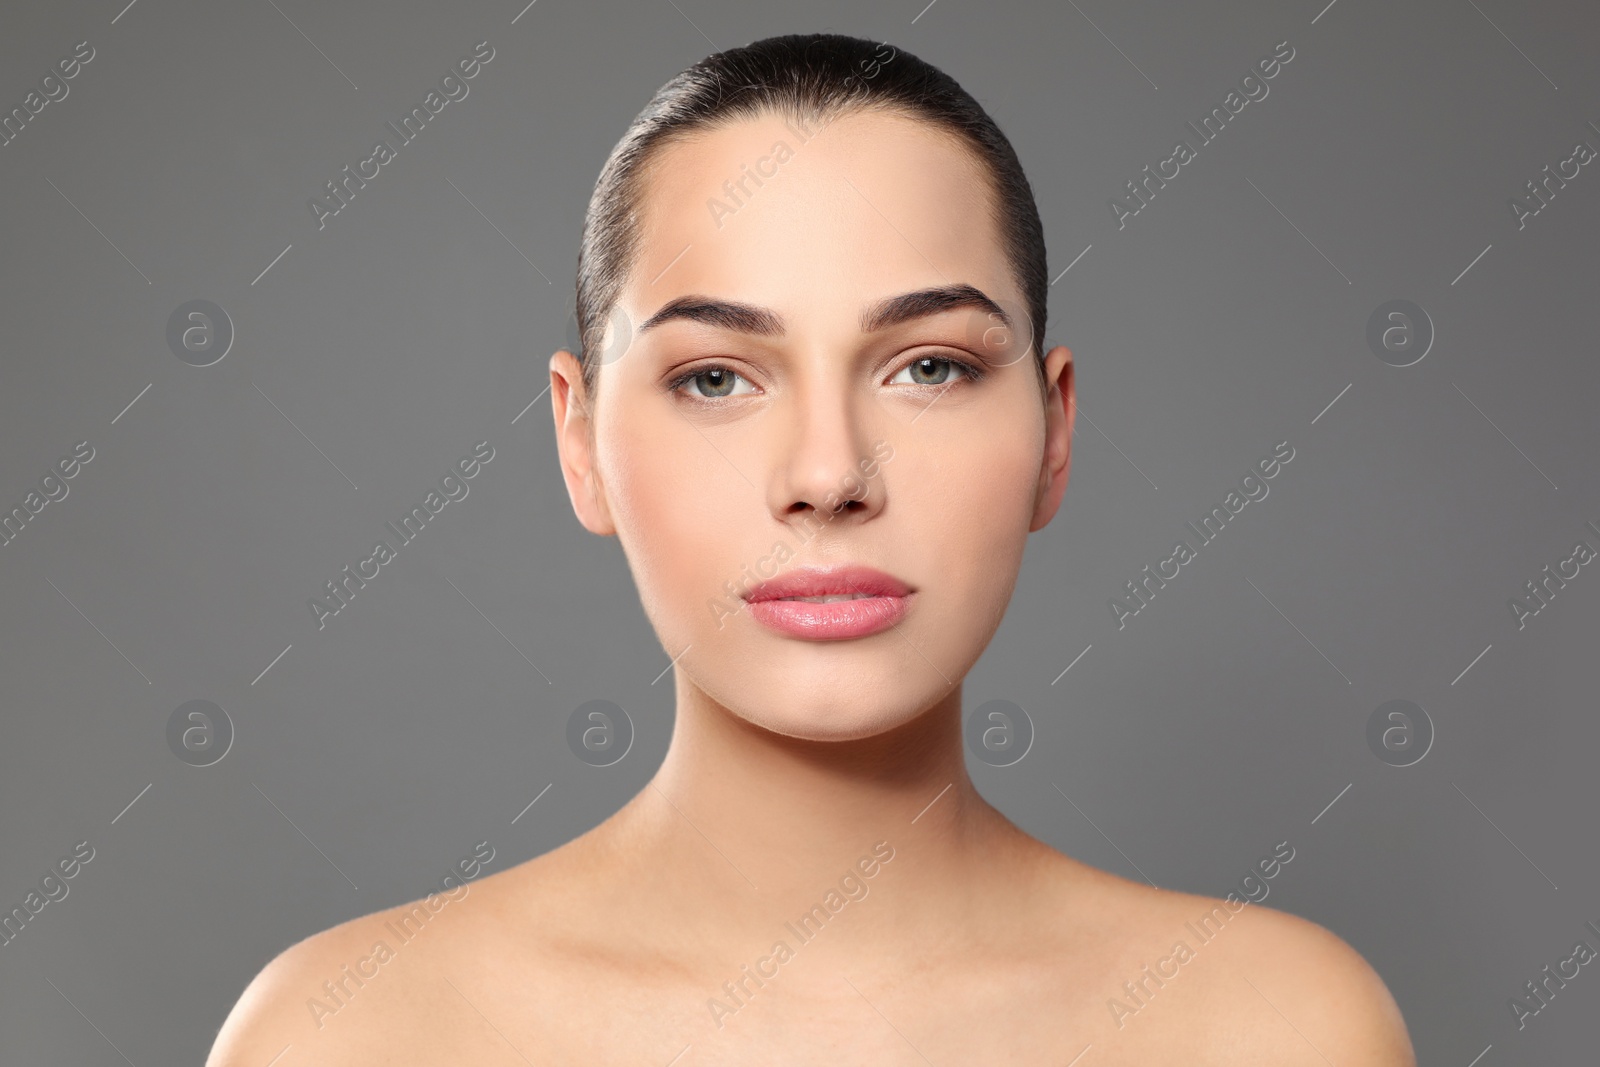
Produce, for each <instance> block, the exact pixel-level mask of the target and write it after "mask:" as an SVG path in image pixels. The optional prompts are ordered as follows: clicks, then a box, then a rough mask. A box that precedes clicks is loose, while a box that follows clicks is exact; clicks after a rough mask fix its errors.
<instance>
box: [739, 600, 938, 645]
mask: <svg viewBox="0 0 1600 1067" xmlns="http://www.w3.org/2000/svg"><path fill="white" fill-rule="evenodd" d="M912 595H913V594H909V593H908V594H907V595H905V596H869V597H858V598H856V599H854V600H835V601H831V602H828V603H815V602H812V601H806V600H754V601H751V602H750V605H749V606H750V614H751V615H753V616H755V620H756V621H757V622H759V623H761V625H763V626H765V627H767V628H768V629H770V630H775V631H777V632H778V633H780V634H783V635H785V636H787V637H799V638H804V639H806V640H810V641H840V640H845V639H847V638H852V637H868V636H870V635H872V634H876V633H882V632H883V631H884V630H887V629H888V628H889V627H891V626H893V625H894V624H895V623H897V622H899V621H900V619H901V617H902V616H904V615H905V613H906V608H907V607H908V606H909V604H910V602H911V596H912Z"/></svg>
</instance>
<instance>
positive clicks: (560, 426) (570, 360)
mask: <svg viewBox="0 0 1600 1067" xmlns="http://www.w3.org/2000/svg"><path fill="white" fill-rule="evenodd" d="M550 406H551V413H552V415H553V416H554V418H555V427H556V451H557V453H558V454H559V456H560V458H561V477H562V479H563V480H564V481H565V482H566V483H567V497H568V498H569V499H570V500H571V501H572V510H573V512H574V513H576V514H577V516H578V521H579V522H581V523H582V524H583V527H584V529H586V530H588V531H589V532H590V533H593V534H599V535H600V536H602V537H609V536H611V535H613V534H615V533H616V532H617V527H616V524H615V523H613V522H612V521H611V509H610V508H609V507H608V506H607V505H606V498H605V491H604V486H603V484H602V482H601V480H600V474H599V472H598V471H597V470H596V469H595V466H594V449H593V437H592V436H591V433H592V428H591V422H590V409H589V404H588V402H587V398H586V397H585V395H584V384H583V367H582V365H581V364H580V363H579V362H578V359H577V357H576V356H574V355H573V354H572V353H571V352H568V351H566V350H562V351H559V352H557V353H556V354H555V355H553V356H551V357H550Z"/></svg>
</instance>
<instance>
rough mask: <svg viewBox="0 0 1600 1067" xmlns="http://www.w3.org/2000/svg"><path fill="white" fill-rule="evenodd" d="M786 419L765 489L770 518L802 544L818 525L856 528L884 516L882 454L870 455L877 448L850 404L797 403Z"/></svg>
mask: <svg viewBox="0 0 1600 1067" xmlns="http://www.w3.org/2000/svg"><path fill="white" fill-rule="evenodd" d="M788 414H789V429H788V431H787V432H786V433H785V434H784V435H783V436H782V438H781V439H780V441H779V442H778V445H777V447H778V448H779V449H781V450H782V451H781V453H780V459H779V461H778V463H777V464H776V465H775V467H774V469H773V473H772V479H771V487H770V489H769V502H770V507H771V510H772V514H773V517H774V518H776V519H778V520H779V521H780V522H785V523H788V524H790V525H792V526H794V527H796V528H797V529H798V530H800V532H801V534H802V540H805V539H808V538H809V537H810V536H812V535H814V534H815V533H816V532H817V529H818V528H819V527H820V525H822V524H832V523H839V522H845V521H848V522H850V523H853V524H859V523H862V522H865V521H867V520H868V519H870V518H871V517H872V516H874V515H876V514H877V513H878V512H880V511H882V510H883V506H884V502H885V495H886V490H885V488H884V484H883V477H882V474H881V472H880V471H879V470H878V466H879V459H878V458H877V457H878V455H879V454H881V452H875V450H874V445H878V446H879V448H880V450H881V442H876V441H874V440H873V439H872V434H871V432H870V431H869V428H868V427H867V426H866V425H865V421H866V420H864V419H862V418H861V417H860V414H859V412H858V411H857V410H856V405H855V404H854V403H853V402H852V398H851V397H849V396H832V397H830V398H828V399H823V398H821V397H819V396H815V395H813V396H809V397H797V398H796V405H795V409H794V410H793V411H791V412H789V413H788Z"/></svg>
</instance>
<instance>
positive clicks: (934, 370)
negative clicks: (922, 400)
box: [889, 356, 978, 385]
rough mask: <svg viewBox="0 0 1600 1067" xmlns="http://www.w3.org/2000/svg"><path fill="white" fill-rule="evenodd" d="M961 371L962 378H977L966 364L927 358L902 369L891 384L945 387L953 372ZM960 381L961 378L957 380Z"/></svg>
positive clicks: (915, 361)
mask: <svg viewBox="0 0 1600 1067" xmlns="http://www.w3.org/2000/svg"><path fill="white" fill-rule="evenodd" d="M954 370H959V371H960V372H961V373H960V376H959V377H960V378H973V379H975V378H977V377H978V375H977V373H976V372H975V371H974V370H973V369H972V368H971V367H969V366H967V365H966V364H965V363H958V362H957V361H955V360H953V359H939V358H937V357H935V356H925V357H923V358H922V359H918V360H914V361H912V362H911V363H908V364H906V365H905V367H903V368H901V370H900V373H898V374H896V375H895V376H894V377H893V378H891V379H889V381H890V383H891V384H895V383H902V382H903V383H904V384H906V385H944V384H945V383H946V382H948V381H950V380H951V377H950V374H951V371H954ZM957 380H959V378H958V379H957Z"/></svg>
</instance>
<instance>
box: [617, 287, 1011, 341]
mask: <svg viewBox="0 0 1600 1067" xmlns="http://www.w3.org/2000/svg"><path fill="white" fill-rule="evenodd" d="M954 308H977V309H978V310H980V311H985V312H988V313H989V314H990V315H994V316H997V317H998V318H999V319H1000V321H1001V322H1002V323H1003V324H1004V325H1005V327H1006V330H1007V332H1011V331H1012V321H1011V316H1010V315H1008V314H1006V311H1005V309H1004V308H1002V307H1001V306H1000V305H999V304H998V303H996V302H995V301H994V300H993V299H991V298H990V297H989V296H988V295H987V294H986V293H984V292H983V290H981V289H978V288H976V287H975V286H971V285H966V284H964V283H963V284H959V285H938V286H933V287H931V288H927V289H918V290H916V291H914V292H910V293H901V294H900V295H899V296H891V297H888V298H886V299H884V300H880V301H878V302H877V303H875V304H872V305H870V306H869V307H867V308H866V309H864V310H863V311H862V313H861V332H862V333H875V332H877V331H879V330H885V329H888V328H889V327H891V326H898V325H900V324H901V323H904V322H910V321H912V320H915V319H920V318H926V317H927V316H929V315H937V314H940V313H941V312H945V311H950V310H952V309H954ZM678 319H681V320H684V321H687V322H700V323H704V324H706V325H708V326H715V327H717V328H719V329H724V330H733V331H736V332H738V333H749V334H757V335H759V336H762V337H781V336H782V335H783V333H784V329H785V328H784V324H783V317H782V316H781V315H779V314H778V313H777V312H775V311H771V310H769V309H767V308H763V307H756V306H755V305H753V304H741V303H737V302H735V301H731V300H717V299H715V298H713V297H709V296H702V295H699V294H691V295H688V296H680V297H678V298H677V299H675V300H671V301H668V302H667V303H666V304H665V305H663V306H662V308H661V309H660V310H659V311H657V312H656V313H655V314H654V315H651V316H650V317H649V318H648V319H646V320H645V322H644V325H642V326H640V327H639V333H640V334H643V333H645V331H647V330H651V329H654V328H655V327H657V326H660V325H662V324H663V323H667V322H672V321H674V320H678Z"/></svg>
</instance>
